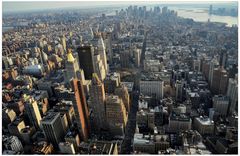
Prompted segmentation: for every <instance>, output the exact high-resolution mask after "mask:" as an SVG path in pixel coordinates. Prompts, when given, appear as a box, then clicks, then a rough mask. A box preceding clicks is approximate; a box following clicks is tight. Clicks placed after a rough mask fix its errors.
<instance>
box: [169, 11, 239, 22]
mask: <svg viewBox="0 0 240 156" xmlns="http://www.w3.org/2000/svg"><path fill="white" fill-rule="evenodd" d="M169 9H171V10H175V11H177V13H178V16H180V17H184V18H192V19H193V20H194V21H197V22H207V21H208V19H209V20H210V21H211V22H221V23H226V24H227V26H230V27H231V26H232V25H238V18H237V17H231V16H218V15H209V14H208V10H206V8H205V9H201V8H200V9H196V8H194V9H189V8H187V9H186V8H183V9H179V8H170V7H169Z"/></svg>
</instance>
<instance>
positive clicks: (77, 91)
mask: <svg viewBox="0 0 240 156" xmlns="http://www.w3.org/2000/svg"><path fill="white" fill-rule="evenodd" d="M71 83H72V86H73V90H74V94H72V93H71V95H70V97H71V98H72V101H73V107H74V111H75V117H76V121H77V126H78V130H79V132H80V136H81V140H84V141H87V139H88V135H89V131H90V123H89V112H88V106H87V102H86V97H85V93H84V90H83V84H82V82H81V81H79V80H77V79H73V80H72V81H71Z"/></svg>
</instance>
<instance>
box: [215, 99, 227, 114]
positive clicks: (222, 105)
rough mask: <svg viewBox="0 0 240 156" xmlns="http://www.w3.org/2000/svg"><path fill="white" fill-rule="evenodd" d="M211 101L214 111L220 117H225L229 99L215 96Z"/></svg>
mask: <svg viewBox="0 0 240 156" xmlns="http://www.w3.org/2000/svg"><path fill="white" fill-rule="evenodd" d="M212 101H213V108H214V109H215V111H216V112H218V113H219V114H220V115H221V116H226V115H227V111H228V106H229V98H228V97H226V96H221V95H215V96H214V97H213V99H212Z"/></svg>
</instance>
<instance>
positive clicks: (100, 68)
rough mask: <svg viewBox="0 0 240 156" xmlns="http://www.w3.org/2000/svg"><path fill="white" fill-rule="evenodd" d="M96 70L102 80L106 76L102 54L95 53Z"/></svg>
mask: <svg viewBox="0 0 240 156" xmlns="http://www.w3.org/2000/svg"><path fill="white" fill-rule="evenodd" d="M94 72H95V73H96V74H97V75H98V77H99V78H100V79H101V81H103V80H104V79H105V78H106V70H105V67H104V65H103V61H102V59H101V56H100V54H95V55H94Z"/></svg>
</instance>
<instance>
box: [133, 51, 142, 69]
mask: <svg viewBox="0 0 240 156" xmlns="http://www.w3.org/2000/svg"><path fill="white" fill-rule="evenodd" d="M140 55H141V52H140V49H135V50H134V58H135V67H137V68H138V67H140V58H141V56H140Z"/></svg>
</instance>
